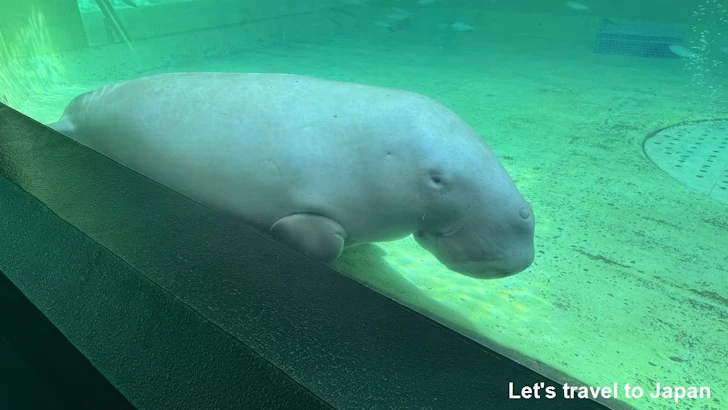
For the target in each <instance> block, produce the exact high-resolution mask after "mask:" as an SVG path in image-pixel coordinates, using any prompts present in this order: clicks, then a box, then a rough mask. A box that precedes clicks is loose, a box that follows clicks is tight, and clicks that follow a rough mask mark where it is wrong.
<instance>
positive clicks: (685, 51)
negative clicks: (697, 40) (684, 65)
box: [668, 44, 697, 58]
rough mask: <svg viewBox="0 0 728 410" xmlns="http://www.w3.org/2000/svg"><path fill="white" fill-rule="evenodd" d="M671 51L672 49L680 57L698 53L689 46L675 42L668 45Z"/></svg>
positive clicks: (693, 55) (692, 55) (688, 56)
mask: <svg viewBox="0 0 728 410" xmlns="http://www.w3.org/2000/svg"><path fill="white" fill-rule="evenodd" d="M668 48H669V49H670V51H672V52H673V53H674V54H675V55H678V56H680V57H685V58H690V57H695V56H696V55H697V54H695V52H694V51H693V50H691V49H689V48H687V47H684V46H681V45H678V44H673V45H671V46H670V47H668Z"/></svg>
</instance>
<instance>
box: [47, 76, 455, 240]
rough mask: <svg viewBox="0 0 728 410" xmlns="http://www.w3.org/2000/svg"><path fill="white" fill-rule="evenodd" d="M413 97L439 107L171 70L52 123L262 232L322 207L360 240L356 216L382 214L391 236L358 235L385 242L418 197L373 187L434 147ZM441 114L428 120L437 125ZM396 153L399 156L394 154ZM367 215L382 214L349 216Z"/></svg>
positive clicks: (295, 82)
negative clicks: (416, 139) (416, 138)
mask: <svg viewBox="0 0 728 410" xmlns="http://www.w3.org/2000/svg"><path fill="white" fill-rule="evenodd" d="M415 100H417V101H421V102H422V103H425V104H431V100H429V99H426V98H425V97H422V96H420V95H417V94H413V93H407V92H403V91H395V90H388V89H384V88H378V87H371V86H365V85H358V84H349V83H338V82H331V81H326V80H318V79H313V78H307V77H298V76H291V75H282V74H239V73H174V74H163V75H157V76H152V77H144V78H139V79H136V80H131V81H128V82H124V83H120V84H115V85H110V86H106V87H103V88H100V89H98V90H95V91H92V92H89V93H86V94H83V95H80V96H78V97H76V99H74V100H73V101H72V102H71V103H70V104H69V106H68V107H67V109H66V111H65V113H64V116H63V117H62V119H61V120H60V121H59V122H57V123H55V124H52V125H51V126H52V127H53V128H55V129H57V130H59V131H60V132H62V133H64V134H66V135H68V136H69V137H71V138H73V139H75V140H77V141H79V142H80V143H82V144H84V145H87V146H88V147H90V148H92V149H94V150H96V151H98V152H100V153H102V154H104V155H106V156H108V157H110V158H112V159H114V160H115V161H117V162H119V163H121V164H123V165H125V166H127V167H129V168H131V169H134V170H136V171H138V172H140V173H141V174H144V175H146V176H148V177H150V178H151V179H153V180H156V181H157V182H160V183H162V184H163V185H166V186H168V187H170V188H172V189H175V190H177V191H179V192H181V193H183V194H185V195H188V196H190V197H192V198H193V199H196V200H199V201H201V202H203V203H207V204H208V205H212V206H214V207H217V208H221V209H223V210H228V211H231V212H234V213H238V214H242V216H244V217H245V218H246V219H247V220H248V222H249V223H250V224H252V225H254V226H258V227H259V228H262V229H267V228H269V227H270V226H271V225H272V223H274V222H275V221H276V220H277V219H278V218H280V217H283V216H285V215H288V214H290V213H294V212H304V211H305V212H318V213H322V214H326V215H330V216H331V217H332V218H334V219H336V220H338V221H340V222H341V223H342V224H346V226H347V230H349V231H350V233H351V234H352V235H353V236H356V232H357V231H359V230H358V229H357V227H356V225H357V224H358V223H362V224H363V223H368V222H367V221H371V220H372V219H376V220H377V221H379V222H380V223H381V224H382V225H383V226H388V227H391V228H390V231H389V232H387V229H383V230H381V235H383V236H384V237H380V238H351V239H355V240H357V241H359V240H360V241H370V240H388V239H395V238H396V237H402V236H405V235H407V234H408V233H409V232H401V231H402V227H401V226H399V225H398V224H401V219H402V215H396V214H392V213H391V211H390V210H391V209H400V208H402V206H401V204H402V203H404V202H405V201H408V200H411V198H412V197H413V195H414V193H413V191H412V190H413V189H414V187H412V186H408V185H407V184H404V183H401V184H400V185H401V186H397V187H395V189H394V190H393V191H394V192H397V194H396V195H391V194H390V195H377V194H376V193H374V192H375V191H377V190H381V189H382V184H383V183H388V184H398V182H397V181H393V180H392V178H391V176H392V175H403V173H406V172H411V169H412V168H413V166H414V165H413V164H412V162H413V161H418V160H419V158H426V157H427V155H426V152H423V149H424V150H427V149H433V148H432V147H430V146H429V145H428V144H427V141H426V138H425V137H424V136H423V143H422V144H419V145H413V144H412V136H413V133H414V134H415V135H416V134H417V130H416V129H413V127H415V128H416V127H417V126H419V125H418V124H420V123H421V122H422V121H410V120H408V118H412V117H413V115H415V116H416V115H419V114H413V113H418V112H420V111H421V110H417V108H416V107H415V108H413V107H412V104H411V102H412V101H415ZM436 107H440V106H439V105H436ZM438 110H439V108H437V109H435V110H434V111H432V110H430V111H432V112H429V113H428V115H431V116H433V115H434V118H432V119H430V120H428V121H429V122H431V123H432V122H434V123H436V122H437V121H438V118H437V117H438ZM448 115H449V114H447V113H445V112H443V113H442V118H440V119H441V120H442V121H445V122H447V121H450V119H449V117H448ZM392 152H396V153H397V155H398V156H399V157H398V160H397V161H386V160H385V159H386V156H387V155H388V154H387V153H392ZM410 185H411V184H410ZM387 202H390V203H387ZM294 205H295V208H296V209H294ZM342 209H343V210H346V212H345V213H342V212H341V210H342ZM365 212H366V213H369V214H371V213H372V212H379V213H381V214H380V215H374V218H371V217H370V218H366V219H361V218H360V219H361V221H358V220H357V219H356V218H353V217H352V215H362V213H365ZM347 218H348V220H347ZM361 231H371V230H367V229H366V228H364V229H362V230H361Z"/></svg>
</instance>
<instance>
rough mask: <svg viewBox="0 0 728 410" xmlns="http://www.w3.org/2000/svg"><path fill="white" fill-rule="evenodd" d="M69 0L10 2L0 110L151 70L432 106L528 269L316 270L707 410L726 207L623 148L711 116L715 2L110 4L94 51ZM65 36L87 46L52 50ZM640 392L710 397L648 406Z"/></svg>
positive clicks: (717, 27) (86, 8)
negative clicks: (628, 39)
mask: <svg viewBox="0 0 728 410" xmlns="http://www.w3.org/2000/svg"><path fill="white" fill-rule="evenodd" d="M74 1H75V0H73V1H71V2H70V3H69V2H66V3H68V4H65V5H62V6H59V4H60V3H64V2H63V1H54V2H51V1H50V0H48V3H54V6H53V7H52V8H51V7H48V4H47V3H46V2H42V1H37V2H35V3H33V2H31V3H30V5H29V3H26V2H19V3H23V5H18V6H15V7H16V8H17V9H18V10H20V9H22V10H21V11H17V10H16V11H17V12H16V13H13V14H9V15H11V16H12V18H13V19H14V20H13V21H14V23H16V24H14V25H12V29H10V28H8V27H10V26H8V25H7V24H8V23H7V21H6V22H5V23H2V22H0V35H2V37H0V100H2V101H4V102H6V103H7V104H9V105H10V106H12V107H14V108H16V109H18V110H20V111H22V112H23V113H25V114H27V115H29V116H31V117H33V118H35V119H37V120H39V121H41V122H51V121H55V120H56V119H57V118H58V117H59V116H60V114H61V112H62V111H63V108H64V107H65V105H66V103H67V102H68V101H69V100H70V99H71V98H72V97H74V96H75V95H77V94H79V93H81V92H84V91H88V90H90V89H93V88H96V87H98V86H100V85H102V84H107V83H111V82H116V81H121V80H124V79H128V78H133V77H137V76H139V75H148V74H154V73H161V72H169V71H236V72H285V73H293V74H301V75H311V76H316V77H322V78H327V79H332V80H343V81H351V82H359V83H366V84H373V85H380V86H387V87H393V88H399V89H405V90H411V91H415V92H418V93H421V94H425V95H428V96H430V97H433V98H435V99H437V100H438V101H440V102H442V103H443V104H445V105H446V106H447V107H449V108H450V109H452V110H453V111H454V112H456V113H457V114H459V115H460V116H461V117H462V118H463V119H465V120H466V121H467V122H468V123H469V124H470V125H471V126H472V127H473V128H475V129H476V130H477V131H478V132H479V133H480V134H481V135H482V136H483V138H484V139H485V140H486V142H487V143H488V145H490V146H491V147H492V148H493V150H494V151H495V152H496V154H497V155H498V156H499V158H500V159H501V161H502V163H503V164H504V166H505V167H506V169H507V170H508V172H509V173H510V174H511V176H512V177H513V179H514V180H515V181H516V184H517V185H518V187H519V190H520V191H521V192H522V193H523V195H524V196H525V197H526V198H527V199H528V200H529V201H530V202H531V203H532V205H533V209H534V212H535V214H536V217H537V228H536V251H537V257H536V261H535V263H534V264H533V266H531V267H530V268H529V269H528V270H526V271H525V272H523V273H520V274H518V275H515V276H513V277H509V278H506V279H500V280H494V281H481V280H476V279H470V278H467V277H464V276H461V275H458V274H455V273H453V272H450V271H448V270H447V269H445V268H444V267H443V266H442V265H440V264H439V263H438V262H437V261H436V260H435V259H434V258H433V257H432V256H431V255H430V254H428V253H427V252H425V251H424V250H423V249H421V248H420V247H419V246H418V245H417V244H416V243H415V242H414V240H413V239H412V238H407V239H404V240H401V241H395V242H389V243H377V244H372V245H367V246H363V247H360V248H352V249H351V250H347V251H345V253H344V255H343V256H342V258H341V259H340V260H339V261H337V262H336V263H335V265H334V267H335V268H336V269H337V270H340V271H341V272H344V273H345V274H347V275H350V276H352V277H354V278H355V279H357V280H359V281H361V282H363V283H365V284H367V285H368V286H370V287H373V288H375V289H377V290H379V291H380V292H382V293H384V294H386V295H388V296H390V297H392V298H394V299H395V300H398V301H400V302H401V303H403V304H406V305H407V306H410V307H412V308H414V309H416V310H419V311H421V312H423V313H425V314H427V315H429V316H430V317H432V318H434V319H435V320H439V321H442V322H443V323H446V324H447V325H449V326H451V327H453V328H454V329H456V330H458V331H460V332H462V333H464V334H466V335H467V336H469V337H471V338H473V339H475V340H477V341H478V342H480V343H483V344H484V345H486V346H488V347H491V348H493V349H494V350H497V351H499V352H502V353H504V354H506V355H508V356H510V357H512V358H513V359H515V360H517V361H519V362H521V363H523V364H525V365H527V366H529V367H531V368H534V369H536V370H537V371H539V372H541V373H542V374H544V375H546V376H550V377H553V378H556V379H557V380H558V381H560V382H570V383H571V382H575V383H579V384H585V385H590V386H604V385H610V386H611V385H612V384H613V383H618V384H619V385H620V388H621V387H622V386H624V385H625V384H630V385H632V386H640V387H643V388H644V390H645V397H643V398H640V399H636V398H632V399H627V398H625V397H624V394H621V395H620V401H621V403H615V402H613V401H612V402H607V404H608V405H609V406H612V407H615V408H616V407H618V406H621V405H624V404H626V405H628V406H632V407H634V408H637V409H674V408H681V409H685V408H689V409H691V408H695V409H698V408H699V409H725V408H728V396H727V395H726V391H728V371H727V370H728V358H727V357H728V204H726V203H722V202H720V201H717V200H715V199H714V198H711V197H709V196H707V195H704V194H702V193H700V192H698V191H695V190H693V189H691V188H690V187H688V186H686V185H683V184H682V183H680V182H678V181H677V180H675V179H673V178H672V177H670V176H669V175H667V174H666V173H665V172H663V171H662V170H660V169H659V168H658V167H657V166H655V165H654V164H653V163H652V162H651V161H650V159H649V158H648V157H647V156H646V155H645V153H644V152H643V150H642V144H643V142H644V140H645V138H647V137H648V135H650V134H651V133H653V132H655V131H656V130H659V129H662V128H665V127H668V126H671V125H674V124H678V123H682V122H687V121H695V120H706V119H725V118H728V105H727V104H726V103H727V102H728V96H727V94H726V92H728V90H726V88H725V87H726V86H728V84H727V83H728V76H726V68H725V64H726V63H728V53H726V52H724V51H723V50H722V49H723V48H725V47H728V14H727V13H726V12H725V9H726V4H725V2H719V1H703V0H699V1H698V2H687V1H685V2H671V5H670V7H663V6H662V2H639V1H638V2H627V1H623V2H620V3H615V2H606V1H602V2H597V1H593V2H587V1H585V2H581V3H579V4H580V5H583V6H586V7H588V9H586V10H584V9H582V7H579V5H574V4H571V5H567V4H565V3H564V2H561V1H553V2H546V1H539V2H536V1H533V2H528V1H520V2H506V1H497V0H493V1H447V0H441V1H434V2H427V1H422V2H419V3H418V2H417V1H391V2H373V1H371V2H369V1H365V0H362V1H359V2H355V1H348V2H347V1H323V0H321V1H312V2H298V3H296V4H293V2H288V3H289V4H286V2H282V1H272V2H268V3H265V4H262V3H261V4H258V3H255V2H253V1H227V2H226V1H204V0H199V1H193V0H190V1H187V2H181V3H172V2H163V1H160V2H154V3H153V2H151V1H147V2H144V3H141V2H140V3H139V6H138V7H137V8H132V7H130V6H128V5H125V4H124V3H123V2H119V4H116V3H114V5H115V8H116V10H117V12H118V17H119V20H120V21H121V22H122V23H123V24H124V27H125V29H126V30H127V31H128V33H129V35H130V37H131V39H132V40H133V41H132V44H124V43H123V42H121V43H116V44H109V38H108V36H107V32H106V29H105V28H104V25H103V19H102V18H101V15H100V12H99V11H98V8H95V7H94V5H93V4H92V3H93V2H83V3H82V4H81V12H79V11H78V8H76V4H75V3H74ZM11 3H12V2H11ZM304 3H305V4H304ZM3 7H5V8H8V7H11V6H8V5H5V6H0V12H2V11H3V9H2V8H3ZM64 7H65V8H64ZM64 13H65V14H64ZM59 15H61V16H62V17H64V18H60V19H59V18H58V16H59ZM68 16H70V17H68ZM65 17H68V18H65ZM76 17H79V18H76ZM604 19H608V20H609V21H611V22H620V23H619V24H626V23H622V21H650V22H659V23H664V24H671V25H676V27H677V26H679V27H680V28H681V30H683V32H684V35H685V40H684V43H682V44H679V45H681V46H683V47H685V48H686V49H689V50H691V53H692V54H689V55H688V56H683V57H680V58H677V57H676V58H663V57H665V56H652V57H638V56H628V55H619V54H616V55H610V54H599V53H594V52H593V47H594V44H595V36H596V34H597V32H598V31H599V30H600V27H601V28H603V27H604V26H603V24H604ZM3 24H6V26H3ZM71 24H75V25H78V24H82V26H81V28H80V29H78V30H77V32H81V33H82V34H83V35H82V36H81V37H82V38H81V40H80V42H81V44H82V45H83V42H84V41H85V44H87V45H88V44H91V46H83V47H80V48H79V47H78V44H76V45H67V44H66V45H64V44H59V43H63V42H64V41H66V40H68V39H67V38H63V36H61V35H60V34H59V33H60V32H63V30H66V29H68V27H70V26H69V25H71ZM76 28H78V27H76ZM59 30H60V31H59ZM62 40H63V41H62ZM620 47H624V46H615V49H616V50H617V51H619V50H620ZM683 54H684V53H683ZM656 383H660V384H661V385H670V386H685V387H687V386H707V387H710V389H711V392H712V398H711V399H692V400H690V399H683V400H682V401H680V403H679V404H676V403H675V402H674V401H673V400H671V399H664V398H657V399H651V398H649V397H648V395H649V394H650V393H652V392H653V391H654V389H655V385H656ZM620 393H622V391H621V390H620Z"/></svg>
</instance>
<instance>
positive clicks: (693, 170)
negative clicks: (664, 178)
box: [644, 120, 728, 204]
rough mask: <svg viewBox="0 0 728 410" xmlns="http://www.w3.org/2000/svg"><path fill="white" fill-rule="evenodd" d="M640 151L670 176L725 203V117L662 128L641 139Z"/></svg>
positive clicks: (727, 166) (727, 125) (727, 137)
mask: <svg viewBox="0 0 728 410" xmlns="http://www.w3.org/2000/svg"><path fill="white" fill-rule="evenodd" d="M644 150H645V153H646V154H647V156H648V157H649V158H650V160H652V162H654V163H655V165H657V166H658V167H660V168H661V169H662V170H663V171H665V172H667V173H668V174H669V175H671V176H672V177H673V178H675V179H677V180H678V181H680V182H682V183H683V184H685V185H688V186H689V187H691V188H694V189H696V190H697V191H700V192H702V193H704V194H706V195H709V196H711V197H713V198H714V199H717V200H718V201H721V202H724V203H726V204H728V120H711V121H700V122H691V123H685V124H678V125H674V126H672V127H669V128H665V129H664V130H661V131H659V132H657V133H655V135H653V136H652V137H650V138H648V139H647V140H646V141H645V144H644Z"/></svg>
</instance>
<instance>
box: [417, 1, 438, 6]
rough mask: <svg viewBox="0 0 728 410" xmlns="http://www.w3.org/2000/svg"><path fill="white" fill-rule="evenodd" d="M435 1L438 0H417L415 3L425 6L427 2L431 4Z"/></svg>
mask: <svg viewBox="0 0 728 410" xmlns="http://www.w3.org/2000/svg"><path fill="white" fill-rule="evenodd" d="M437 1H439V0H418V1H417V4H419V5H420V6H426V5H428V4H432V3H435V2H437Z"/></svg>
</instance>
